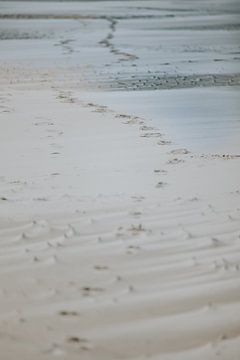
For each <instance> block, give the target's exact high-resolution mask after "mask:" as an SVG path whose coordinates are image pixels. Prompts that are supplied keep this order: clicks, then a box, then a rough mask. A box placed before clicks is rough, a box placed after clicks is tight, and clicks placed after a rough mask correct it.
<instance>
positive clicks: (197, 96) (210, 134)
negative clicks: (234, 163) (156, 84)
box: [86, 87, 240, 154]
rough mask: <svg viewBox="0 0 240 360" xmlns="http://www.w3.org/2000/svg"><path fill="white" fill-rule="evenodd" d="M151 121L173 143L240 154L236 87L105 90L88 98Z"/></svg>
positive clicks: (239, 107) (203, 150)
mask: <svg viewBox="0 0 240 360" xmlns="http://www.w3.org/2000/svg"><path fill="white" fill-rule="evenodd" d="M93 97H94V99H95V101H96V102H99V103H101V104H104V105H107V106H109V107H110V108H111V109H114V110H116V111H119V112H123V113H130V114H134V115H137V116H142V117H144V118H146V119H148V120H152V121H151V122H152V124H153V125H154V126H156V127H158V128H159V129H160V131H162V132H164V133H165V138H166V139H167V140H170V141H172V142H173V143H175V144H176V145H177V146H181V147H182V146H184V147H187V148H188V149H190V150H192V151H195V152H200V153H206V152H207V153H214V154H215V153H219V154H226V153H227V154H240V87H224V88H221V87H219V88H195V89H171V90H156V91H136V92H106V93H95V94H94V95H93V94H91V95H90V97H89V98H91V99H92V98H93ZM86 98H88V96H87V97H86Z"/></svg>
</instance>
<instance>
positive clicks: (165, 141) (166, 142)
mask: <svg viewBox="0 0 240 360" xmlns="http://www.w3.org/2000/svg"><path fill="white" fill-rule="evenodd" d="M157 144H158V145H170V144H171V141H169V140H159V141H158V142H157Z"/></svg>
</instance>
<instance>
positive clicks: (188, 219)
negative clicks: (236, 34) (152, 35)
mask: <svg viewBox="0 0 240 360" xmlns="http://www.w3.org/2000/svg"><path fill="white" fill-rule="evenodd" d="M124 3H127V2H118V1H116V2H114V1H109V2H104V3H102V2H97V3H91V2H89V3H87V2H86V3H85V2H73V3H60V4H58V5H59V6H57V7H56V3H52V4H51V3H48V2H46V3H45V2H44V3H31V2H29V3H23V2H1V3H0V8H1V14H3V15H4V13H5V18H4V17H3V18H2V20H1V28H2V29H3V30H2V32H1V36H2V38H3V36H5V40H1V42H0V47H2V49H1V53H2V50H4V51H3V53H4V55H3V58H1V60H0V72H1V80H0V84H1V91H0V163H1V173H0V248H1V252H0V268H1V271H0V284H1V288H0V348H1V358H3V359H4V360H13V359H16V358H19V359H24V360H32V359H34V360H45V359H46V360H47V359H54V358H59V359H65V360H75V359H81V360H120V359H126V360H127V359H128V360H137V359H138V360H143V359H152V360H183V359H184V360H185V359H186V360H200V359H201V360H202V359H207V360H212V359H221V360H238V359H239V356H240V322H239V316H238V314H239V312H240V301H239V299H240V276H239V275H240V255H239V254H240V252H239V250H240V149H239V143H240V142H239V140H240V137H239V134H240V133H239V128H240V127H239V121H238V115H239V107H238V106H237V104H238V97H237V93H238V92H239V88H238V87H233V86H230V83H229V81H230V79H231V76H233V75H232V74H234V76H233V77H234V78H235V79H236V78H237V76H238V75H237V74H238V73H237V72H236V73H234V71H235V70H234V71H233V67H231V66H230V63H231V62H232V57H231V56H230V55H229V54H228V55H229V56H230V57H228V56H227V55H226V63H224V66H225V67H224V69H222V70H221V68H220V67H219V68H217V66H218V65H219V62H216V61H213V62H212V66H215V68H214V71H213V73H214V74H215V75H214V76H216V77H217V76H218V74H219V77H218V79H220V78H221V79H223V78H224V81H223V82H222V80H221V87H217V86H216V84H215V83H214V81H213V82H211V83H209V82H207V83H206V84H204V86H203V88H202V87H200V86H198V85H196V84H195V85H194V91H192V92H191V90H189V89H186V87H187V84H189V82H190V80H191V79H192V77H193V76H196V73H197V72H198V71H197V68H194V69H192V70H191V71H190V69H188V70H187V71H188V72H189V74H185V75H181V74H180V73H182V74H183V73H184V72H185V65H186V64H185V63H183V67H181V66H180V65H179V64H178V65H177V66H179V67H180V71H179V76H186V79H185V77H184V79H183V78H182V79H183V82H180V83H181V84H180V85H181V86H176V87H175V89H174V90H171V87H172V85H171V86H169V88H168V89H167V90H163V88H162V87H161V86H160V85H159V86H158V90H157V91H156V92H151V91H149V84H153V86H157V85H156V84H157V83H156V82H154V80H153V79H152V82H151V75H147V74H149V73H148V72H147V71H148V66H149V67H150V68H151V69H152V70H151V71H156V73H157V72H158V71H159V69H158V68H155V67H154V66H155V65H154V63H153V62H150V64H148V65H146V58H145V56H146V54H145V55H144V52H141V51H139V53H138V54H137V56H138V57H139V62H138V60H137V59H136V58H134V57H131V56H130V55H131V54H132V55H133V54H135V55H136V48H134V47H133V46H132V45H131V46H132V47H131V46H130V45H129V44H128V45H126V44H125V45H126V46H125V47H124V46H123V45H122V43H121V41H120V38H121V36H122V35H123V30H121V27H122V29H124V28H125V29H128V30H129V27H130V28H131V27H134V26H135V27H134V29H136V28H138V27H141V26H142V27H141V29H142V30H141V31H142V32H143V33H147V31H148V30H147V25H148V26H149V27H150V24H151V26H153V30H154V29H155V28H154V26H156V23H154V22H155V21H156V18H157V19H158V17H157V16H159V14H160V15H161V16H163V17H164V16H165V15H166V14H167V15H169V14H172V15H176V13H179V12H181V11H180V10H181V9H182V10H184V9H185V10H184V11H185V12H186V13H189V12H190V13H191V14H190V15H191V16H193V17H194V16H197V15H198V16H203V14H204V16H207V14H206V9H205V8H204V6H203V5H201V4H198V7H199V8H197V7H196V8H193V7H192V9H188V6H189V5H188V4H187V3H186V2H184V1H181V6H180V5H179V3H178V5H177V3H176V2H175V3H174V2H169V1H163V2H161V3H159V2H157V1H148V2H146V1H133V2H129V4H128V6H127V8H128V7H129V9H130V7H131V9H132V10H131V11H132V13H133V14H134V13H135V14H136V13H137V12H139V13H140V15H141V16H143V15H144V14H145V13H146V12H148V14H149V16H148V17H147V18H146V19H145V20H146V21H143V23H142V25H140V24H139V23H135V22H134V19H132V18H131V19H129V22H128V25H126V27H124V21H125V22H127V20H126V19H121V18H120V19H118V24H117V26H119V28H118V27H117V28H116V29H115V28H114V26H115V23H114V22H113V18H115V17H116V16H117V14H118V15H119V16H123V17H124V16H125V15H126V12H127V8H126V5H124ZM235 5H236V4H235V3H234V2H233V1H231V2H224V1H221V2H214V1H212V2H211V11H210V10H209V13H210V15H211V14H212V15H213V14H214V13H216V12H217V11H219V13H220V15H221V14H222V13H225V12H226V9H228V13H227V12H226V17H223V16H222V17H221V16H220V15H218V16H219V17H218V18H217V19H216V20H218V22H219V23H220V24H221V26H223V25H224V24H226V23H227V24H228V26H229V23H230V20H231V23H232V24H233V25H234V26H235V27H234V26H232V27H231V29H232V28H233V27H234V31H236V29H237V25H236V24H235V23H237V21H236V19H235V17H234V16H235V14H234V11H233V10H232V9H235V7H234V6H235ZM179 7H180V8H181V9H179ZM129 9H128V10H129ZM73 12H74V14H75V15H76V14H80V15H81V16H82V17H84V19H83V20H81V21H83V23H84V25H83V23H81V21H80V23H81V24H82V29H83V30H82V33H81V32H80V33H81V34H82V35H81V37H80V38H78V39H77V35H76V34H75V31H77V30H75V26H76V24H77V22H79V18H78V19H76V20H73V19H72V16H73ZM235 12H236V11H235ZM89 13H91V16H90V18H89ZM6 14H8V16H6ZM16 14H17V15H18V17H19V18H17V16H16ZM20 14H25V15H24V16H25V19H23V15H21V16H22V17H21V16H20ZM26 14H27V15H26ZM29 14H30V15H29ZM34 14H35V15H34ZM36 14H41V17H42V18H43V19H42V20H40V19H35V20H34V16H35V17H37V16H36ZM44 14H45V15H44ZM49 14H50V15H51V14H53V15H54V16H53V15H51V16H50V15H49ZM57 14H58V16H59V17H63V14H64V16H65V18H64V19H62V18H59V19H56V15H57ZM59 14H60V15H61V16H60V15H59ZM67 14H68V17H69V18H67V19H66V16H67ZM94 14H95V18H94V17H93V15H94ZM103 14H108V18H107V20H106V18H102V17H103ZM227 14H228V15H227ZM231 14H232V15H231ZM80 15H78V17H79V16H80ZM208 15H209V14H208ZM44 16H45V17H44ZM104 16H106V15H104ZM231 16H232V17H231ZM29 17H30V18H29ZM38 17H39V15H38ZM46 17H47V18H46ZM49 17H50V18H49ZM53 17H54V19H52V18H53ZM109 17H110V20H109ZM149 17H150V19H152V21H153V22H151V23H148V20H149ZM230 18H231V19H230ZM167 19H168V17H167V18H166V19H165V20H164V19H163V21H164V24H165V25H164V26H165V27H168V26H167V25H168V24H167ZM177 19H178V17H177ZM229 19H230V20H229ZM136 20H137V21H138V19H136ZM190 20H191V21H192V18H191V19H190ZM190 20H189V21H190ZM193 20H194V18H193ZM200 20H201V18H200ZM42 21H43V22H44V21H45V25H43V23H42ZM65 21H66V22H65ZM109 21H110V23H111V24H112V25H111V26H113V30H114V33H115V35H114V36H116V39H115V40H116V42H114V41H113V40H112V38H111V37H108V35H107V34H108V31H109V24H108V22H109ZM169 21H170V24H169V26H173V25H172V18H171V17H169ZM179 21H180V18H179ZM201 21H202V20H201ZM100 24H101V25H100ZM103 24H104V26H103V27H102V25H103ZM154 24H155V25H154ZM11 26H12V30H11V31H10V30H9V29H10V27H11ZM23 26H24V27H25V30H24V31H23V32H22V27H23ZM39 26H40V27H42V29H45V30H44V31H45V32H46V34H47V35H46V36H45V35H44V34H42V33H41V31H42V30H41V31H40V30H39ZM99 26H100V28H99ZM219 26H220V25H219ZM224 26H225V25H224ZM36 27H37V28H38V29H37V30H36ZM6 29H8V30H6ZM13 29H15V30H14V31H13ZM34 29H35V30H34ZM67 29H68V30H69V34H70V35H71V36H70V38H71V37H72V36H73V35H74V34H75V36H76V40H74V41H73V42H72V43H71V42H67V43H66V42H63V41H66V40H67V39H66V38H65V37H64V36H67V34H68V33H67ZM98 29H101V31H100V30H99V31H98ZM118 29H119V32H118ZM231 29H230V30H229V27H228V29H227V30H226V32H228V31H231ZM33 30H34V31H33ZM12 31H13V32H12ZM154 31H157V30H154ZM177 31H179V30H178V29H177ZM189 31H190V32H192V29H190V30H189ZM206 31H208V29H207V30H206ZM214 31H215V30H214ZM218 31H220V32H221V31H222V30H219V29H218ZM203 33H204V32H203ZM10 34H12V35H11V36H10ZM16 34H18V35H19V34H21V36H18V37H17V35H16ZM130 34H131V32H130ZM214 34H215V33H214ZM205 35H206V33H204V36H203V40H202V41H203V42H204V41H205V40H206V38H207V37H206V36H205ZM215 35H216V36H217V30H216V34H215ZM225 35H226V34H225ZM104 36H105V39H106V41H107V46H102V45H101V44H99V41H100V40H101V39H104ZM118 36H119V38H118V40H117V37H118ZM198 36H200V33H199V34H198ZM7 37H8V38H7ZM11 37H12V38H11ZM28 37H29V39H28ZM13 38H14V39H13ZM37 38H38V39H37ZM56 39H57V40H56ZM129 39H131V36H129ZM204 39H205V40H204ZM56 41H58V43H60V42H61V41H62V43H61V44H62V45H64V46H65V48H64V49H62V47H61V46H54V44H56ZM108 41H110V42H111V41H112V42H113V44H115V46H116V47H112V45H111V44H110V45H109V44H108ZM118 41H120V43H119V42H118ZM129 41H130V40H129ZM68 44H74V46H73V48H72V49H73V51H72V50H71V48H69V47H68ZM84 44H85V45H84ZM105 45H106V43H105ZM165 46H167V45H166V44H165ZM206 46H207V45H206ZM229 46H230V47H232V48H233V49H234V47H235V50H234V51H235V52H237V45H236V43H235V44H234V42H233V43H232V44H229ZM109 48H110V50H112V52H111V51H109ZM20 49H21V51H20ZM23 49H26V52H24V51H23ZM116 49H117V50H116ZM151 49H152V50H151V51H153V52H154V51H156V49H155V48H154V46H153V47H152V48H151ZM221 49H222V52H224V51H225V50H224V48H221ZM215 50H216V51H218V50H217V49H215ZM159 51H160V52H159V54H160V55H161V54H162V53H161V49H159ZM234 51H232V52H234ZM229 53H230V52H229ZM208 54H209V53H208ZM96 56H98V58H96ZM214 56H215V55H214ZM126 58H127V59H128V60H126ZM180 58H181V56H180ZM180 58H177V59H176V61H179V62H181V59H180ZM119 59H125V60H119ZM150 59H151V61H153V60H154V56H153V57H152V56H151V57H150ZM97 60H99V61H97ZM204 61H205V60H204ZM208 61H210V62H211V61H212V60H211V59H210V60H209V58H208ZM234 61H236V60H234ZM88 63H91V65H89V66H88V65H87V64H88ZM135 63H136V65H137V66H136V68H137V70H136V71H139V79H140V80H141V79H142V78H143V75H144V76H145V77H146V78H147V79H148V81H147V83H146V85H144V86H143V88H141V89H140V90H141V91H139V92H135V91H133V90H134V89H133V87H132V86H130V85H129V81H128V79H129V76H131V74H134V72H135V66H132V65H133V64H135ZM106 64H110V66H105V65H106ZM144 64H145V65H144ZM184 64H185V65H184ZM175 65H176V64H175ZM175 65H174V64H173V67H174V66H175ZM156 66H158V64H157V65H156ZM106 69H109V70H106ZM198 69H199V73H202V74H203V75H202V76H203V79H204V76H205V75H204V70H205V68H204V67H202V64H201V63H200V64H198ZM228 69H230V70H231V71H229V72H228ZM85 70H86V71H85ZM164 71H165V70H164ZM119 72H120V74H118V73H119ZM209 72H210V71H209ZM126 73H127V74H128V76H127V77H125V80H126V82H125V83H124V84H125V85H124V86H123V85H121V86H123V87H124V91H119V90H120V89H119V86H118V79H117V78H116V77H117V76H120V77H123V78H124V76H125V75H126ZM210 73H211V72H210ZM94 74H95V75H94ZM211 74H212V73H211ZM223 74H224V77H223ZM235 75H236V76H235ZM108 76H109V77H108ZM167 76H169V77H172V76H173V74H172V73H171V71H169V73H168V74H167ZM176 76H178V75H176ZM176 76H175V78H174V79H175V80H176ZM211 76H212V75H211ZM94 77H95V79H94V81H93V80H92V79H93V78H94ZM110 78H111V81H112V83H113V84H114V89H115V90H118V91H117V92H116V91H114V92H109V91H106V89H108V90H109V81H107V82H106V79H110ZM211 79H213V78H212V77H211ZM175 80H174V81H175ZM185 80H186V81H185ZM184 81H185V82H184ZM203 81H205V80H203ZM95 83H97V85H96V84H95ZM106 83H107V85H106ZM207 85H208V86H207ZM232 85H238V84H235V83H234V84H232ZM190 87H191V86H190ZM164 88H165V87H164ZM198 94H202V95H201V96H204V94H205V97H206V98H207V96H208V97H209V98H210V97H211V100H209V102H207V103H206V108H205V107H204V106H202V107H201V106H198V103H197V97H198V96H199V95H198ZM206 94H207V95H206ZM220 95H221V96H222V97H221V101H223V100H224V99H225V104H226V106H222V108H221V105H218V101H219V96H220ZM186 99H188V100H189V104H191V106H190V108H188V103H187V102H186ZM147 104H148V105H147ZM149 104H150V105H149ZM233 104H235V105H236V107H235V108H234V110H233ZM181 105H182V106H181ZM147 106H148V107H149V110H148V107H147ZM189 109H190V110H189ZM214 109H216V113H217V114H218V115H219V120H220V121H219V122H217V117H216V116H215V117H213V114H215V111H214ZM221 109H222V110H221ZM230 109H231V111H230ZM178 114H179V116H178ZM184 114H186V119H185V120H186V121H185V122H184V121H183V120H184ZM204 115H205V121H203V120H202V117H203V116H204ZM229 116H230V118H229V119H230V120H231V122H230V123H229V122H228V117H229ZM191 117H192V118H193V119H194V121H193V122H192V123H191ZM168 119H169V120H168ZM198 119H199V121H198ZM179 121H181V122H182V126H180V123H179ZM213 123H214V124H215V125H216V131H217V134H218V135H219V136H216V139H217V140H216V139H214V135H213ZM180 128H181V129H182V133H180V132H179V129H180ZM200 130H201V131H202V133H201V134H202V135H201V136H200V137H196V136H195V137H194V136H193V134H196V133H197V132H198V131H200ZM207 133H208V134H210V136H209V137H208V136H207V135H206V134H207ZM225 133H226V134H225ZM221 142H222V144H223V146H222V149H221V147H220V143H221Z"/></svg>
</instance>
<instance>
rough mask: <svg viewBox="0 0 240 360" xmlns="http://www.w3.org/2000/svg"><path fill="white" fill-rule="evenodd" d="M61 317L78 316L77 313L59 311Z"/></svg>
mask: <svg viewBox="0 0 240 360" xmlns="http://www.w3.org/2000/svg"><path fill="white" fill-rule="evenodd" d="M58 314H59V315H61V316H79V313H78V312H77V311H69V310H61V311H59V313H58Z"/></svg>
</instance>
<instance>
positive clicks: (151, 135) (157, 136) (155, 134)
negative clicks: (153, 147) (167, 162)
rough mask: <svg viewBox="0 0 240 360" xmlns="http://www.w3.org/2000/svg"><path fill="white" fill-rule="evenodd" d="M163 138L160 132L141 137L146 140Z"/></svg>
mask: <svg viewBox="0 0 240 360" xmlns="http://www.w3.org/2000/svg"><path fill="white" fill-rule="evenodd" d="M161 136H162V134H161V133H160V132H150V133H145V134H143V135H141V137H144V138H159V137H161ZM165 145H166V144H165Z"/></svg>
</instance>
